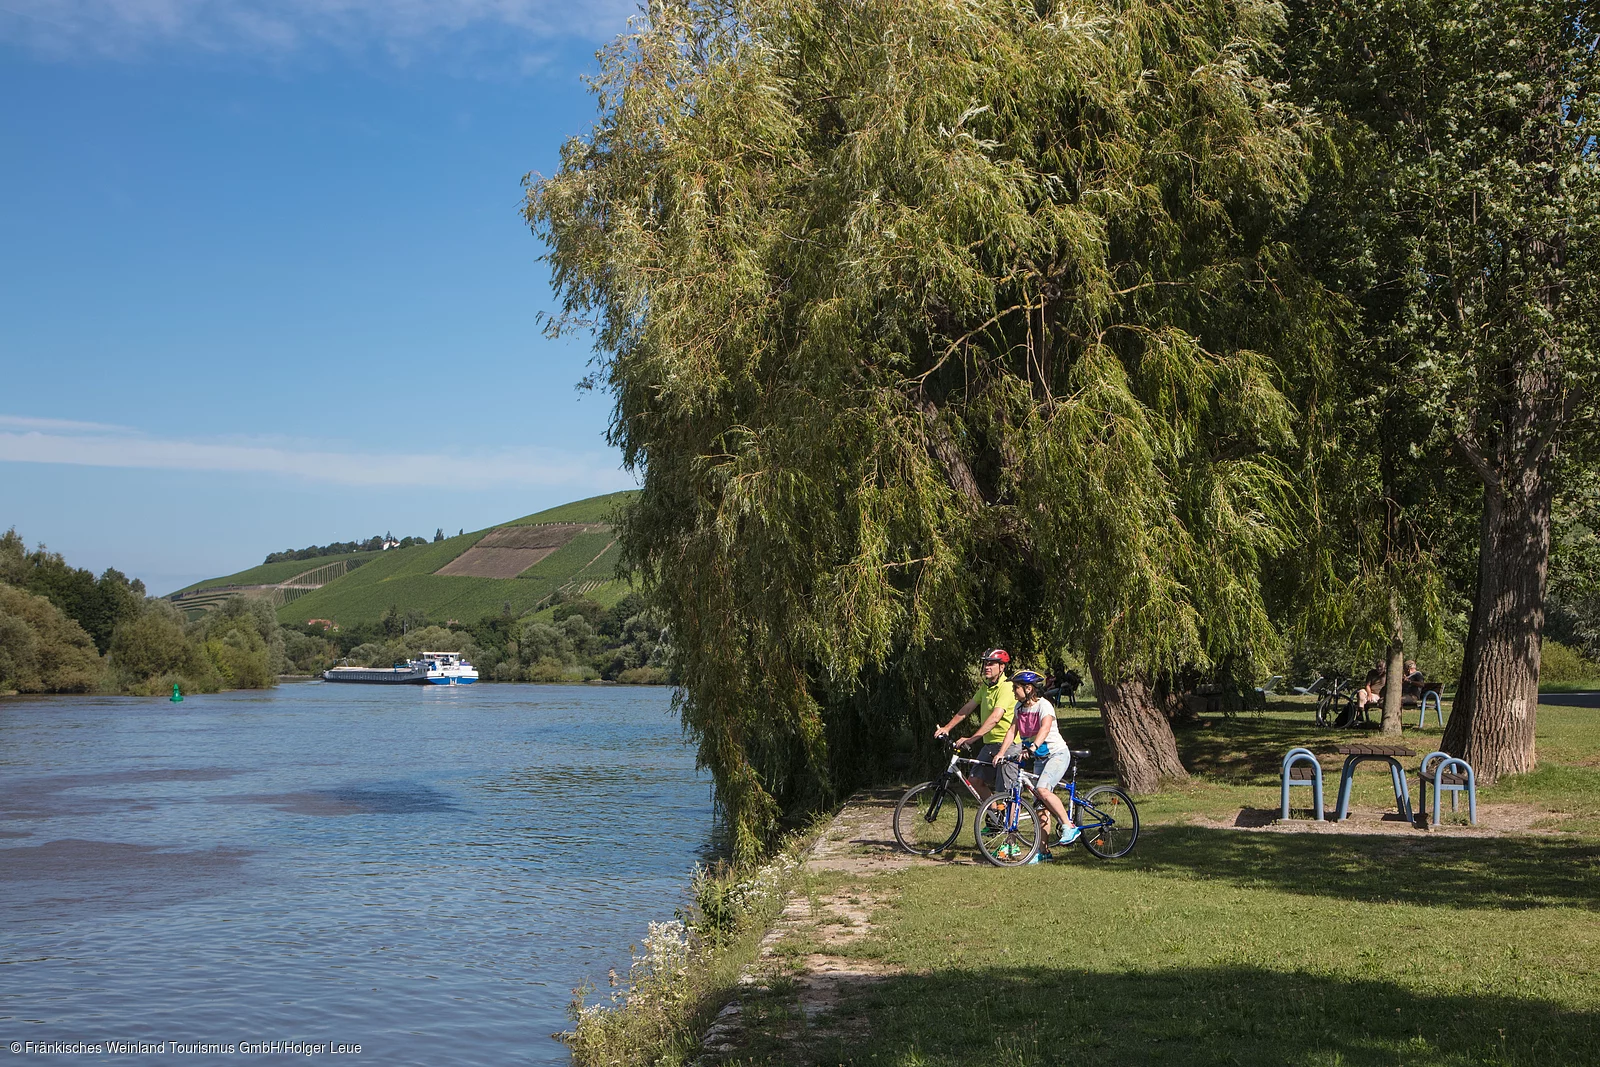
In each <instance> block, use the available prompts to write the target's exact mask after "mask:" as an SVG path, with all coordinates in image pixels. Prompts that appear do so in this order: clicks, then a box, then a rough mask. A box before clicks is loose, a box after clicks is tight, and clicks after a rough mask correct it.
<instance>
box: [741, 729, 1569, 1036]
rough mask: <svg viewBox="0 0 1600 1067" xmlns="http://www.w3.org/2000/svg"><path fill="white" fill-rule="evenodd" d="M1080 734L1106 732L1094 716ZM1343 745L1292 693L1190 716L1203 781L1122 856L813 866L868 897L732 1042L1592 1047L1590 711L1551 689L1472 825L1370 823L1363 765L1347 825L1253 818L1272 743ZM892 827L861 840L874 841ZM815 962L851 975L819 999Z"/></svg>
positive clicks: (794, 954)
mask: <svg viewBox="0 0 1600 1067" xmlns="http://www.w3.org/2000/svg"><path fill="white" fill-rule="evenodd" d="M1069 728H1070V732H1071V733H1072V734H1073V735H1074V739H1075V741H1079V742H1089V743H1090V745H1091V747H1095V746H1094V743H1093V741H1092V740H1091V735H1094V734H1097V733H1098V726H1097V725H1096V722H1095V720H1094V719H1092V718H1091V717H1090V715H1089V714H1087V713H1085V714H1082V715H1080V716H1078V717H1075V718H1072V719H1070V720H1069ZM1337 740H1338V738H1337V737H1336V736H1334V735H1332V734H1327V733H1321V732H1319V731H1316V730H1315V728H1314V727H1312V728H1309V729H1308V728H1307V726H1306V722H1305V715H1304V714H1303V713H1298V712H1295V713H1282V714H1276V713H1274V714H1267V715H1263V716H1259V717H1256V716H1250V715H1245V716H1241V717H1239V718H1237V719H1233V720H1224V721H1221V722H1217V723H1214V724H1213V725H1211V726H1208V727H1206V728H1204V729H1199V730H1191V731H1187V732H1185V733H1184V735H1183V736H1182V738H1181V742H1182V745H1183V747H1184V749H1185V753H1184V754H1185V758H1186V760H1187V763H1188V766H1190V767H1191V768H1192V769H1194V770H1195V771H1196V772H1197V777H1196V780H1195V782H1194V783H1193V784H1192V785H1190V786H1187V787H1185V788H1183V789H1179V790H1174V791H1172V792H1169V793H1166V794H1162V795H1160V796H1158V797H1151V798H1147V799H1146V800H1144V801H1143V802H1142V804H1141V808H1142V810H1143V812H1144V813H1145V815H1146V828H1145V833H1144V836H1143V837H1142V838H1141V840H1140V843H1139V847H1138V849H1137V850H1136V851H1135V852H1134V853H1133V855H1132V856H1130V857H1129V858H1128V859H1126V860H1122V861H1115V862H1109V863H1108V862H1102V861H1097V860H1094V859H1093V858H1091V857H1089V856H1088V855H1087V854H1086V853H1085V852H1083V851H1082V850H1081V849H1077V848H1073V849H1070V850H1066V851H1065V852H1064V854H1063V857H1062V859H1061V860H1060V861H1059V862H1055V863H1050V864H1041V865H1039V866H1035V867H1031V868H1026V869H1022V870H1015V871H1000V870H995V869H991V868H987V867H983V866H980V865H976V864H974V863H972V862H971V858H972V854H971V851H970V845H967V846H964V851H963V853H962V854H960V855H957V856H955V857H953V858H952V859H950V860H948V861H945V862H929V861H910V862H893V863H890V864H889V865H888V866H887V867H886V868H885V867H867V868H866V869H862V870H857V871H852V870H849V869H844V870H840V869H829V870H823V871H813V872H811V873H809V874H808V875H807V876H806V885H805V893H806V894H807V895H808V896H809V898H810V900H812V901H813V902H816V901H838V900H856V901H860V902H863V904H862V906H863V907H865V909H866V910H867V912H868V913H869V914H870V919H869V921H868V922H866V923H865V924H864V925H863V928H862V929H860V930H858V931H856V932H855V934H854V935H852V936H850V937H841V936H839V928H838V926H837V924H838V922H839V920H838V918H837V916H836V915H835V914H834V913H831V912H829V911H828V910H827V909H825V908H824V909H817V910H815V911H814V912H813V915H814V917H813V918H812V919H811V920H808V921H803V922H799V923H796V924H794V925H793V926H792V927H791V928H790V929H788V930H787V932H785V933H784V934H783V937H782V940H781V943H780V944H779V945H778V946H777V949H776V951H774V952H772V953H771V954H770V955H769V957H768V959H767V960H766V961H765V963H764V964H763V967H764V968H765V969H764V971H763V972H762V975H761V979H760V982H759V983H758V987H759V990H760V991H759V992H758V993H755V994H752V995H748V996H747V997H746V1000H747V1001H748V1002H749V1004H750V1005H751V1010H747V1011H746V1012H745V1013H744V1015H745V1020H744V1025H743V1028H742V1030H741V1032H740V1036H739V1038H738V1040H737V1041H736V1042H735V1043H734V1046H733V1047H732V1048H731V1049H729V1050H728V1051H727V1054H726V1055H725V1056H724V1057H723V1058H725V1059H726V1060H728V1061H729V1062H739V1063H746V1064H765V1063H773V1064H776V1063H841V1064H843V1063H850V1064H878V1063H881V1064H904V1065H912V1064H916V1065H935V1064H950V1065H955V1064H968V1063H973V1062H983V1063H986V1064H990V1065H995V1064H1000V1065H1024V1064H1027V1065H1031V1064H1045V1063H1060V1062H1073V1061H1078V1062H1082V1063H1093V1064H1147V1063H1148V1064H1158V1063H1172V1064H1179V1063H1182V1064H1199V1063H1204V1064H1210V1063H1217V1064H1225V1063H1226V1064H1262V1065H1267V1064H1284V1063H1293V1064H1308V1065H1333V1064H1396V1063H1402V1064H1439V1065H1454V1064H1538V1065H1541V1067H1545V1065H1550V1064H1566V1063H1582V1062H1596V1061H1597V1060H1600V922H1597V921H1596V920H1597V912H1600V713H1596V712H1594V711H1589V710H1584V709H1571V708H1557V707H1542V708H1541V709H1540V730H1539V745H1540V754H1541V760H1542V763H1541V767H1540V769H1539V771H1538V772H1536V773H1535V774H1532V775H1528V776H1524V777H1523V778H1520V779H1516V780H1513V781H1510V782H1508V783H1506V784H1505V785H1503V786H1500V787H1496V788H1495V789H1491V790H1485V791H1484V792H1483V794H1482V796H1481V798H1480V802H1481V805H1482V808H1483V816H1484V818H1483V820H1482V821H1483V823H1484V824H1485V827H1486V829H1485V832H1484V833H1483V834H1477V835H1471V834H1466V833H1465V832H1461V831H1455V830H1454V829H1451V830H1447V831H1446V832H1443V833H1428V832H1425V831H1419V830H1414V829H1410V828H1407V827H1404V826H1402V825H1399V824H1398V823H1397V822H1395V821H1394V820H1389V821H1384V820H1383V819H1382V818H1381V809H1382V808H1383V807H1384V806H1385V803H1386V801H1392V798H1386V796H1385V794H1386V792H1387V790H1388V778H1387V775H1384V774H1378V773H1374V774H1370V775H1369V774H1362V775H1361V776H1360V784H1359V788H1358V790H1357V804H1358V806H1359V807H1361V808H1363V809H1364V813H1363V820H1364V821H1362V822H1360V823H1358V825H1357V826H1356V827H1354V828H1350V827H1346V828H1343V829H1341V830H1340V831H1336V832H1305V833H1293V832H1273V831H1272V830H1270V829H1268V830H1258V831H1251V830H1249V829H1241V828H1240V825H1239V824H1242V825H1245V826H1249V825H1251V824H1255V823H1258V822H1260V821H1263V820H1261V819H1260V818H1259V813H1261V812H1263V811H1267V810H1269V809H1271V808H1274V807H1275V806H1276V804H1277V785H1276V773H1277V761H1278V759H1279V758H1281V755H1282V753H1283V751H1284V750H1285V749H1286V748H1287V747H1289V746H1290V745H1292V744H1296V743H1302V742H1311V747H1312V748H1313V749H1325V748H1327V747H1329V746H1330V745H1331V744H1333V743H1336V741H1337ZM1407 740H1408V742H1409V743H1411V745H1412V747H1414V748H1416V749H1417V751H1418V752H1419V754H1420V753H1421V752H1424V751H1427V750H1428V749H1430V748H1432V747H1434V745H1432V744H1430V741H1432V740H1433V738H1431V737H1428V736H1426V735H1425V736H1422V737H1418V736H1416V734H1415V733H1414V732H1412V731H1408V738H1407ZM1332 803H1333V801H1332V791H1331V787H1330V794H1329V799H1328V805H1329V806H1330V807H1331V806H1332ZM884 810H887V808H885V809H884ZM886 836H887V835H886V833H885V832H884V828H883V827H881V826H880V827H879V828H878V829H877V830H876V831H871V830H869V831H866V832H861V833H857V834H855V836H854V837H853V843H852V845H851V847H852V848H854V850H855V851H856V852H858V853H859V854H860V855H861V856H862V857H863V858H864V859H868V858H871V857H874V856H877V857H880V859H881V861H882V862H885V863H888V856H887V848H888V847H889V846H887V843H886V841H885V840H884V838H885V837H886ZM964 836H965V835H964ZM819 968H821V969H824V970H832V971H834V972H836V973H837V974H838V975H839V977H838V978H837V980H835V981H833V982H832V983H831V988H830V989H829V992H828V994H827V995H826V996H825V997H822V998H820V999H819V998H817V997H815V996H812V997H811V998H810V1000H809V1002H808V999H807V996H806V995H805V994H804V993H803V991H804V990H806V989H808V988H810V989H815V988H816V985H815V980H814V977H807V976H808V975H813V976H814V975H815V973H817V972H818V969H819Z"/></svg>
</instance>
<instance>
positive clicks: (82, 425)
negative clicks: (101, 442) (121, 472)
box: [0, 415, 131, 432]
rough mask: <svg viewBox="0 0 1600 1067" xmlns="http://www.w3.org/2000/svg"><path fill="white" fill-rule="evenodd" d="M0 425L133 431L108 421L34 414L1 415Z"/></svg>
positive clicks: (32, 428)
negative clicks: (88, 420) (85, 420)
mask: <svg viewBox="0 0 1600 1067" xmlns="http://www.w3.org/2000/svg"><path fill="white" fill-rule="evenodd" d="M0 426H14V427H17V428H19V429H23V430H81V431H87V432H95V431H105V430H113V431H115V430H120V431H123V432H131V431H129V430H128V428H127V427H126V426H113V425H111V424H110V423H106V422H78V421H76V420H74V419H40V418H35V417H34V416H32V415H0Z"/></svg>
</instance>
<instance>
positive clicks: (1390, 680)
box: [1383, 585, 1406, 737]
mask: <svg viewBox="0 0 1600 1067" xmlns="http://www.w3.org/2000/svg"><path fill="white" fill-rule="evenodd" d="M1384 667H1385V670H1386V674H1385V678H1384V683H1383V732H1384V733H1386V734H1389V735H1391V736H1394V737H1399V736H1400V727H1401V718H1400V698H1401V697H1402V696H1403V695H1404V688H1403V687H1404V685H1405V676H1406V638H1405V631H1404V628H1403V624H1402V623H1401V617H1400V593H1399V591H1398V590H1396V589H1395V588H1394V586H1392V585H1391V586H1390V587H1389V655H1388V659H1387V662H1385V663H1384Z"/></svg>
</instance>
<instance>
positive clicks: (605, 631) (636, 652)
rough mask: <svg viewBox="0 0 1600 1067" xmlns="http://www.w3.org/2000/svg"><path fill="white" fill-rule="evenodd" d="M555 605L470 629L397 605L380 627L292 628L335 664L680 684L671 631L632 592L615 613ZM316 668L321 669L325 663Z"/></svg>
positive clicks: (573, 603)
mask: <svg viewBox="0 0 1600 1067" xmlns="http://www.w3.org/2000/svg"><path fill="white" fill-rule="evenodd" d="M554 599H555V603H554V605H553V606H551V605H547V606H546V608H545V609H542V610H541V611H539V612H535V613H533V614H530V615H524V616H520V617H519V616H516V615H514V614H512V613H511V612H510V611H509V610H507V611H504V612H502V613H501V614H499V615H490V616H486V617H485V618H482V619H479V620H478V621H476V622H470V623H461V622H456V621H455V620H449V621H446V622H442V623H441V622H438V621H435V620H431V619H429V618H428V616H427V614H426V613H424V612H422V611H419V610H417V609H415V608H411V609H402V608H400V607H398V606H395V607H391V608H390V609H389V610H388V611H387V612H385V613H384V615H383V617H382V618H381V619H379V620H377V621H376V622H372V623H365V624H358V625H355V626H350V627H347V628H344V629H341V630H336V631H332V632H324V630H323V629H322V628H321V627H320V626H319V625H316V624H311V625H308V626H305V627H297V628H286V630H287V631H288V632H289V633H291V634H292V635H293V638H292V640H295V641H298V640H300V639H302V638H303V639H305V640H307V641H310V642H313V643H315V642H319V641H320V642H325V643H326V644H327V645H328V646H329V655H330V656H331V659H330V660H329V661H328V662H329V664H330V665H331V663H333V662H348V663H349V664H351V665H353V666H364V667H378V666H388V665H390V664H392V663H397V662H401V661H404V660H407V659H410V658H413V657H415V656H417V655H419V654H420V653H422V652H460V653H462V654H463V655H464V656H465V657H466V658H467V659H468V660H469V661H471V663H472V664H473V665H474V666H475V667H477V668H478V673H479V675H480V677H481V678H483V679H484V680H486V681H497V682H584V681H595V680H603V681H618V682H623V683H628V684H636V685H655V684H663V683H668V682H671V681H673V676H672V672H671V667H670V660H671V655H672V645H671V642H670V641H669V640H668V639H667V635H666V633H665V626H664V624H663V623H662V621H661V618H660V616H659V615H657V614H656V613H654V612H653V611H651V610H650V608H649V607H648V605H647V604H646V603H645V601H644V599H643V598H642V597H640V596H639V595H638V594H636V593H629V594H628V595H627V596H625V597H623V598H622V599H621V600H620V601H618V602H617V603H616V604H615V605H613V606H611V607H609V608H607V607H605V606H603V605H601V604H599V603H597V602H595V601H593V600H590V599H588V598H587V597H572V598H567V597H564V596H562V595H561V594H559V593H558V594H557V595H556V597H555V598H554ZM296 647H300V648H308V646H292V647H291V649H290V659H291V660H295V659H296V655H297V653H296ZM308 650H309V648H308ZM310 666H315V667H317V669H320V664H318V663H312V664H310ZM297 667H298V662H297Z"/></svg>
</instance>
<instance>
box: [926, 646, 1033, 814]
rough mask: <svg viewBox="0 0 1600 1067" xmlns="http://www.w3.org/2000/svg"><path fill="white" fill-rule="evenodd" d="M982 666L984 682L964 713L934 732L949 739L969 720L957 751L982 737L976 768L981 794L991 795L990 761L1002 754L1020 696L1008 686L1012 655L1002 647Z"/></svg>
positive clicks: (963, 708)
mask: <svg viewBox="0 0 1600 1067" xmlns="http://www.w3.org/2000/svg"><path fill="white" fill-rule="evenodd" d="M978 662H979V663H980V664H981V665H982V667H983V681H981V682H979V683H978V688H977V689H976V690H974V691H973V694H972V699H971V700H969V701H967V702H966V703H965V704H963V705H961V710H960V711H958V712H956V713H955V715H953V716H952V717H951V719H950V721H949V722H947V723H945V724H944V725H943V726H941V727H939V728H938V729H937V730H935V731H934V732H933V736H934V737H948V736H949V735H950V731H952V730H954V729H955V728H956V724H957V723H959V722H961V720H962V719H966V720H967V722H968V725H970V726H971V727H972V728H973V729H972V732H971V733H970V734H968V735H967V736H966V737H963V738H961V739H960V740H959V741H956V742H954V744H955V746H956V747H957V748H962V747H965V746H966V745H969V744H971V743H972V742H973V741H975V740H977V739H978V738H980V737H981V738H983V748H982V750H980V751H979V753H978V759H979V760H980V763H979V765H978V769H977V776H978V780H979V782H980V783H981V785H982V788H981V789H980V792H981V793H983V795H984V796H988V795H989V794H990V793H992V792H994V767H993V766H992V764H991V762H990V761H991V760H993V758H994V754H995V753H996V752H999V751H1000V742H1001V741H1003V740H1005V736H1006V734H1007V733H1008V732H1010V730H1011V719H1012V716H1013V715H1014V714H1015V713H1016V708H1017V697H1016V694H1015V693H1014V692H1013V691H1012V688H1011V686H1010V685H1008V684H1006V683H1007V678H1006V676H1005V667H1006V664H1008V663H1010V662H1011V654H1010V653H1009V652H1007V651H1006V650H1005V649H1003V648H991V649H990V650H989V651H987V652H985V653H984V654H983V655H982V656H981V657H980V658H979V660H978Z"/></svg>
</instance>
